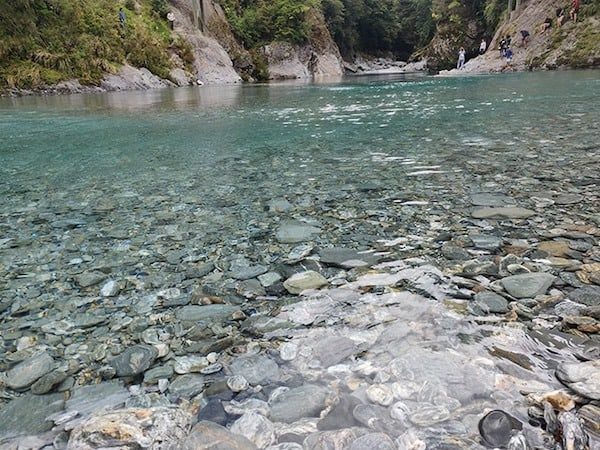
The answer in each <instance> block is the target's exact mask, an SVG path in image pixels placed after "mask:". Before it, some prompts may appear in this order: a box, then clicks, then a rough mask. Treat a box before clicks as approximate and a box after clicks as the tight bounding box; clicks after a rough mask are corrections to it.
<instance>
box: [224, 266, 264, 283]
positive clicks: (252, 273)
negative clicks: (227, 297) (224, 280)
mask: <svg viewBox="0 0 600 450" xmlns="http://www.w3.org/2000/svg"><path fill="white" fill-rule="evenodd" d="M230 270H231V278H235V279H236V280H240V281H243V280H249V279H250V278H256V277H257V276H259V275H262V274H264V273H267V272H268V270H269V268H268V267H266V266H262V265H260V264H257V265H255V266H248V267H232V268H231V269H230Z"/></svg>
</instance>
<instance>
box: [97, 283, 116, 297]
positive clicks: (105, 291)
mask: <svg viewBox="0 0 600 450" xmlns="http://www.w3.org/2000/svg"><path fill="white" fill-rule="evenodd" d="M118 293H119V283H117V282H116V281H115V280H109V281H107V282H106V283H104V286H102V288H101V289H100V295H101V296H102V297H114V296H115V295H117V294H118Z"/></svg>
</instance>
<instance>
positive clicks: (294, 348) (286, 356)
mask: <svg viewBox="0 0 600 450" xmlns="http://www.w3.org/2000/svg"><path fill="white" fill-rule="evenodd" d="M296 356H298V345H297V344H294V343H293V342H284V343H283V344H281V347H279V357H280V358H281V359H283V360H284V361H292V360H293V359H295V358H296Z"/></svg>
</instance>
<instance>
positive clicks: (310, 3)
mask: <svg viewBox="0 0 600 450" xmlns="http://www.w3.org/2000/svg"><path fill="white" fill-rule="evenodd" d="M219 3H220V4H221V6H222V7H223V10H224V11H225V15H226V16H227V19H228V21H229V23H230V24H231V26H232V28H233V32H234V34H235V35H236V37H237V38H238V39H239V40H240V41H241V42H242V44H243V45H244V46H245V47H246V48H248V49H254V48H257V47H259V46H261V45H264V44H268V43H270V42H273V41H285V42H290V43H294V44H299V43H302V42H305V41H306V40H307V38H308V36H309V35H310V32H311V27H310V22H309V21H308V20H307V18H308V17H307V16H308V12H309V11H310V9H311V8H315V7H317V6H318V0H219Z"/></svg>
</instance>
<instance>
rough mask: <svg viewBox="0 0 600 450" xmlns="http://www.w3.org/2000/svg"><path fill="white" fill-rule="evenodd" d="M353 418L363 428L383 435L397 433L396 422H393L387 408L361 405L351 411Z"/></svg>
mask: <svg viewBox="0 0 600 450" xmlns="http://www.w3.org/2000/svg"><path fill="white" fill-rule="evenodd" d="M352 415H353V416H354V418H355V419H356V420H357V421H358V422H359V423H361V424H363V425H364V426H365V427H367V428H370V429H373V430H377V431H382V432H385V433H397V431H398V422H396V421H395V420H393V419H392V418H391V416H390V414H389V411H388V409H387V408H384V407H383V406H379V405H372V404H364V405H363V404H361V405H357V406H356V407H355V408H354V411H352Z"/></svg>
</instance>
